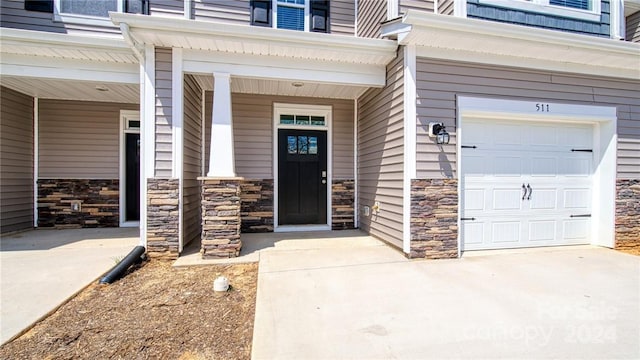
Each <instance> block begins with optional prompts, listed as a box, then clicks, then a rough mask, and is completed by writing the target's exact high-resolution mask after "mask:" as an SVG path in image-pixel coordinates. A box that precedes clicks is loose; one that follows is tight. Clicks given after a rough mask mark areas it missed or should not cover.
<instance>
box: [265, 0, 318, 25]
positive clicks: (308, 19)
mask: <svg viewBox="0 0 640 360" xmlns="http://www.w3.org/2000/svg"><path fill="white" fill-rule="evenodd" d="M278 3H279V1H278V0H271V12H272V13H273V19H272V21H271V22H272V24H271V26H272V27H273V28H274V29H279V27H278ZM280 6H288V7H292V8H297V9H304V30H303V31H304V32H309V31H310V29H311V16H310V15H309V13H310V11H311V10H310V6H311V5H310V4H309V0H305V2H304V5H298V4H289V3H282V4H281V5H280ZM282 30H291V29H282ZM293 31H300V30H293Z"/></svg>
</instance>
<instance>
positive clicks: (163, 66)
mask: <svg viewBox="0 0 640 360" xmlns="http://www.w3.org/2000/svg"><path fill="white" fill-rule="evenodd" d="M171 92H172V88H171V49H164V48H156V160H155V166H156V171H155V174H156V176H157V177H161V178H170V177H171V174H172V157H173V138H172V129H171V126H172V123H171V112H172V108H173V106H172V93H171Z"/></svg>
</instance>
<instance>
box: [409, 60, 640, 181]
mask: <svg viewBox="0 0 640 360" xmlns="http://www.w3.org/2000/svg"><path fill="white" fill-rule="evenodd" d="M417 88H418V89H417V93H418V100H417V112H418V123H417V135H418V139H417V142H418V145H417V148H418V152H417V170H418V178H427V179H439V178H446V177H455V176H456V174H455V170H456V163H455V162H456V156H455V144H456V137H455V134H456V96H457V95H463V96H475V97H489V98H499V99H513V100H527V101H547V102H560V103H571V104H584V105H599V106H615V107H617V109H618V123H617V127H618V175H617V176H618V178H622V179H640V91H638V89H640V82H639V81H631V80H630V81H624V80H617V79H607V78H598V77H588V76H577V75H567V74H562V73H552V72H538V71H524V70H515V69H509V68H504V67H489V66H482V65H473V64H468V63H456V62H440V61H431V60H428V59H421V58H418V60H417ZM435 121H443V122H444V123H445V125H446V127H447V130H448V131H449V133H450V134H451V135H452V137H451V143H450V144H449V145H447V146H444V147H443V150H444V151H442V152H441V151H440V149H439V148H438V146H436V145H435V144H434V142H433V140H431V139H429V138H428V136H427V127H428V124H429V122H435Z"/></svg>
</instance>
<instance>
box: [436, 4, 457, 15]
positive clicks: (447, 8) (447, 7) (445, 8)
mask: <svg viewBox="0 0 640 360" xmlns="http://www.w3.org/2000/svg"><path fill="white" fill-rule="evenodd" d="M454 3H455V2H454V1H453V0H441V1H439V2H438V14H442V15H453V12H454V10H453V9H454Z"/></svg>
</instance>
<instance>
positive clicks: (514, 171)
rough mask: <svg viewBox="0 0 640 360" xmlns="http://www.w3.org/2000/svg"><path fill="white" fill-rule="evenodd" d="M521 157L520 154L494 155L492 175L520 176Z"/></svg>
mask: <svg viewBox="0 0 640 360" xmlns="http://www.w3.org/2000/svg"><path fill="white" fill-rule="evenodd" d="M522 164H523V158H522V157H521V156H504V155H496V156H495V162H494V166H493V175H494V176H499V177H505V176H506V177H521V176H522Z"/></svg>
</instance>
